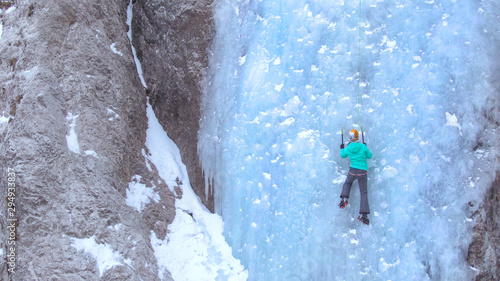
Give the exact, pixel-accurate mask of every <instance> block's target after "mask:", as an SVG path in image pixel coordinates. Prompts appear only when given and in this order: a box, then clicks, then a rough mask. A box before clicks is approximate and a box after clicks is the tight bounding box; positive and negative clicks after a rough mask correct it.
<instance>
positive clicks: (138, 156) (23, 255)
mask: <svg viewBox="0 0 500 281" xmlns="http://www.w3.org/2000/svg"><path fill="white" fill-rule="evenodd" d="M128 4H129V2H128V1H122V0H110V1H105V2H102V1H76V0H57V1H38V2H36V3H35V2H32V1H27V0H16V1H10V2H9V1H2V2H1V7H0V8H1V9H2V14H1V20H2V27H3V28H2V32H1V37H0V101H1V112H2V117H0V155H1V161H0V166H1V167H0V168H1V171H2V177H1V180H0V186H1V188H0V190H1V191H0V193H1V196H2V198H6V197H8V198H9V199H8V200H1V201H0V202H1V203H0V209H1V214H2V219H1V220H0V244H1V250H0V253H1V254H2V259H1V261H0V276H1V277H0V279H2V280H8V279H11V280H98V279H100V280H159V279H160V277H161V278H162V279H164V280H171V279H170V277H169V274H168V272H167V273H165V276H158V265H157V260H156V258H155V256H154V253H153V250H152V248H151V243H150V235H151V234H150V231H151V230H154V231H155V232H156V233H157V234H159V236H160V238H161V239H162V238H164V237H165V234H166V229H167V225H168V224H169V223H170V222H171V221H172V220H173V218H174V215H175V210H174V206H173V204H174V196H173V194H172V193H171V192H170V191H169V189H168V188H166V185H165V183H164V182H162V181H161V180H160V178H159V176H158V173H157V172H156V170H155V167H154V165H151V163H148V160H147V159H146V158H147V157H146V155H147V153H148V152H147V150H146V149H145V138H146V128H147V118H146V102H147V99H146V91H145V89H144V88H143V86H142V85H141V82H140V80H139V77H138V74H137V70H136V66H135V63H134V59H133V55H132V52H131V47H130V42H129V39H128V37H127V30H128V26H127V24H126V21H127V13H126V12H127V5H128ZM148 166H150V167H151V166H152V167H151V171H150V170H149V168H148ZM134 181H135V182H137V181H140V183H142V184H144V185H146V186H149V187H151V188H154V190H155V191H156V192H157V193H158V194H159V195H160V197H161V200H159V202H158V203H156V202H154V201H152V202H151V203H150V204H147V205H146V206H145V207H144V209H143V210H142V212H139V211H137V210H135V209H134V208H133V207H131V206H129V205H128V204H126V198H127V188H128V187H129V185H130V183H131V182H132V183H134ZM9 183H14V184H10V185H9ZM8 186H9V187H12V188H13V189H11V190H8V189H7V187H8ZM8 191H11V193H8ZM12 203H14V204H15V210H14V209H10V210H9V212H7V210H8V207H9V206H8V205H10V206H11V207H13V206H14V205H13V204H12ZM16 220H17V221H16ZM9 238H12V239H9ZM9 244H12V245H9ZM103 255H104V256H103ZM12 260H14V261H15V263H13V264H11V265H13V266H15V268H13V267H12V266H10V265H9V264H7V263H6V262H7V261H12ZM9 269H10V271H14V272H15V273H12V272H10V271H9Z"/></svg>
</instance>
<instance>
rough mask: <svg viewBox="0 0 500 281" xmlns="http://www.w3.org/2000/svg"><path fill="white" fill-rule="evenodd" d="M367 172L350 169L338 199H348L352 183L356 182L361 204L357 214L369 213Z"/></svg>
mask: <svg viewBox="0 0 500 281" xmlns="http://www.w3.org/2000/svg"><path fill="white" fill-rule="evenodd" d="M367 178H368V172H367V171H365V170H360V169H355V168H351V169H350V170H349V173H348V174H347V179H346V180H345V183H344V186H343V187H342V193H341V194H340V198H349V194H350V193H351V187H352V183H353V182H354V181H355V180H358V185H359V193H360V194H361V202H360V205H359V213H361V214H362V213H365V214H369V213H370V205H369V204H368V179H367Z"/></svg>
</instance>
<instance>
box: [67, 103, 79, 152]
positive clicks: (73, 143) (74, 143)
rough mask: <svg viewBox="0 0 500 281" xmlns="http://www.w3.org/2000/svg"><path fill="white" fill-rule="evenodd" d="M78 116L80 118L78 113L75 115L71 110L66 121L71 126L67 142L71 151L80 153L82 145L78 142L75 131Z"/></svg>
mask: <svg viewBox="0 0 500 281" xmlns="http://www.w3.org/2000/svg"><path fill="white" fill-rule="evenodd" d="M76 118H78V115H73V114H72V113H71V112H68V115H67V116H66V123H67V124H68V126H69V131H68V134H67V135H66V142H67V144H68V149H69V151H71V152H74V153H78V154H80V145H79V144H78V136H77V134H76V131H75V127H76Z"/></svg>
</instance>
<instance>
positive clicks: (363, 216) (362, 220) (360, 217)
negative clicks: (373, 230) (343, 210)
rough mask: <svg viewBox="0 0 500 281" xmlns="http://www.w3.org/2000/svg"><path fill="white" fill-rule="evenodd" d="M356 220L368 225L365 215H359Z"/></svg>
mask: <svg viewBox="0 0 500 281" xmlns="http://www.w3.org/2000/svg"><path fill="white" fill-rule="evenodd" d="M358 220H359V221H360V222H362V223H364V224H366V225H369V224H370V219H368V215H367V214H359V217H358Z"/></svg>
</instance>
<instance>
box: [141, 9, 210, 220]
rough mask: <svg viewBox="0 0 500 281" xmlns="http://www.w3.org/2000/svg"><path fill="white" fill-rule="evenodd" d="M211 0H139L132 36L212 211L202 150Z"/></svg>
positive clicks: (156, 100) (162, 113) (157, 103)
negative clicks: (200, 131) (200, 133)
mask: <svg viewBox="0 0 500 281" xmlns="http://www.w3.org/2000/svg"><path fill="white" fill-rule="evenodd" d="M211 3H212V0H201V1H198V0H188V1H186V0H138V1H137V2H136V3H135V5H134V23H133V34H134V37H133V41H134V46H135V47H136V48H137V50H138V51H137V56H138V58H139V59H140V61H141V62H142V65H143V66H144V77H145V79H146V83H147V86H148V93H149V94H148V95H149V97H150V98H151V104H152V106H153V108H154V110H155V113H156V115H157V116H158V119H159V121H160V123H161V124H162V125H163V127H164V129H165V130H166V131H167V133H168V135H169V137H170V138H171V139H172V140H173V141H174V142H175V143H176V144H177V146H178V147H179V150H180V151H181V156H182V160H183V162H184V164H185V165H186V167H187V169H188V173H189V178H190V183H191V186H192V187H193V190H194V191H195V192H196V194H197V195H198V196H199V197H200V198H201V199H202V202H203V204H204V205H205V206H207V207H208V208H209V209H210V210H211V211H212V212H213V210H214V208H213V204H214V203H213V194H209V196H208V197H206V196H205V182H204V177H203V174H202V171H201V167H200V164H199V159H198V154H197V142H198V136H197V134H198V129H199V120H200V101H201V91H202V81H203V75H204V73H205V70H206V68H207V66H208V49H209V46H210V43H211V40H212V37H213V34H214V30H213V22H212V10H211V7H210V5H211Z"/></svg>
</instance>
